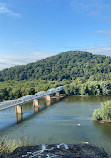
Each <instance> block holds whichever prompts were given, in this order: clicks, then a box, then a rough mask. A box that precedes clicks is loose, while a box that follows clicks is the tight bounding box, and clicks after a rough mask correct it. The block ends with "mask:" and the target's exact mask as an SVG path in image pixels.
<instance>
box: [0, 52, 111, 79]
mask: <svg viewBox="0 0 111 158" xmlns="http://www.w3.org/2000/svg"><path fill="white" fill-rule="evenodd" d="M78 77H83V78H84V80H87V79H90V80H97V81H98V80H110V79H111V57H107V56H104V55H93V54H92V53H88V52H82V51H68V52H63V53H60V54H58V55H55V56H52V57H48V58H46V59H42V60H39V61H37V62H35V63H30V64H27V65H22V66H14V67H11V68H7V69H4V70H2V71H0V81H1V82H2V81H7V80H15V81H20V80H34V79H36V80H59V81H61V80H63V79H66V80H75V79H77V78H78Z"/></svg>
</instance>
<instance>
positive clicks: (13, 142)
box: [0, 137, 27, 154]
mask: <svg viewBox="0 0 111 158" xmlns="http://www.w3.org/2000/svg"><path fill="white" fill-rule="evenodd" d="M26 144H27V140H26V138H24V139H22V140H20V139H8V138H7V137H6V138H3V139H2V140H0V154H4V153H11V152H13V151H14V150H15V149H16V148H18V147H22V146H26Z"/></svg>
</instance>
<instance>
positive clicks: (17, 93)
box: [0, 80, 70, 101]
mask: <svg viewBox="0 0 111 158" xmlns="http://www.w3.org/2000/svg"><path fill="white" fill-rule="evenodd" d="M69 83H70V82H69V81H66V80H63V81H61V82H58V81H45V80H41V81H39V80H33V81H26V80H24V81H13V80H12V81H4V82H1V83H0V100H1V101H3V100H7V99H10V100H11V99H17V98H20V97H21V96H24V95H33V94H35V93H37V92H39V91H46V90H48V89H50V88H56V87H58V86H62V85H65V84H69Z"/></svg>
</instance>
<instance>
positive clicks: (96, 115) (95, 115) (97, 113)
mask: <svg viewBox="0 0 111 158" xmlns="http://www.w3.org/2000/svg"><path fill="white" fill-rule="evenodd" d="M93 119H94V120H102V117H101V110H100V109H96V110H95V111H94V112H93Z"/></svg>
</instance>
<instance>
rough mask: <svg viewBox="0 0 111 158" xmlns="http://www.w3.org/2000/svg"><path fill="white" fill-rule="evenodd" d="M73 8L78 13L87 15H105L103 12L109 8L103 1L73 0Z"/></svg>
mask: <svg viewBox="0 0 111 158" xmlns="http://www.w3.org/2000/svg"><path fill="white" fill-rule="evenodd" d="M71 6H72V7H73V8H74V9H75V10H76V11H77V12H78V13H86V14H87V15H101V14H102V15H103V13H102V12H103V11H104V10H105V9H106V8H107V7H108V5H106V4H105V3H103V1H102V0H71Z"/></svg>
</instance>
